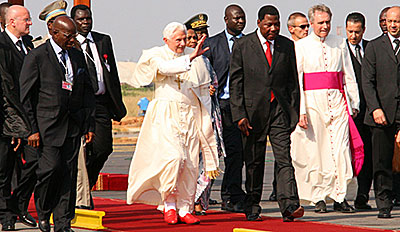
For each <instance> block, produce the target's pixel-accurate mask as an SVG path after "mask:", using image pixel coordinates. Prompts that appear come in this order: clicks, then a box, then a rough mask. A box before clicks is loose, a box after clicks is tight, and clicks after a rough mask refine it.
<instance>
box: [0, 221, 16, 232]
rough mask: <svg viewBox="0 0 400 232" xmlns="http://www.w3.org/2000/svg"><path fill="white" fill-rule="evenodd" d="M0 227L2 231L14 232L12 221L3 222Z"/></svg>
mask: <svg viewBox="0 0 400 232" xmlns="http://www.w3.org/2000/svg"><path fill="white" fill-rule="evenodd" d="M2 225H3V227H2V228H1V230H2V231H15V223H14V222H12V221H8V222H4V223H3V224H2Z"/></svg>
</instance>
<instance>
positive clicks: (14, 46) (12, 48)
mask: <svg viewBox="0 0 400 232" xmlns="http://www.w3.org/2000/svg"><path fill="white" fill-rule="evenodd" d="M3 33H4V35H5V37H6V39H7V41H8V43H9V45H10V46H11V50H12V52H13V53H14V54H15V56H16V57H17V58H18V60H19V62H21V63H22V62H23V60H24V57H23V56H22V54H21V53H20V52H19V51H18V49H17V47H16V45H15V44H14V42H13V41H12V39H11V38H10V36H8V35H7V32H5V31H4V32H3Z"/></svg>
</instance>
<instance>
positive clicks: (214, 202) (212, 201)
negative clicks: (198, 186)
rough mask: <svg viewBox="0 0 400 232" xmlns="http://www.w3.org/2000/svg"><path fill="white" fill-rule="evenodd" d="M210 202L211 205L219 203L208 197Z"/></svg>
mask: <svg viewBox="0 0 400 232" xmlns="http://www.w3.org/2000/svg"><path fill="white" fill-rule="evenodd" d="M208 204H209V205H216V204H218V201H217V200H214V199H211V198H210V199H208Z"/></svg>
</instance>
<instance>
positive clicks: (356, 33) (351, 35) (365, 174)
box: [346, 12, 372, 210]
mask: <svg viewBox="0 0 400 232" xmlns="http://www.w3.org/2000/svg"><path fill="white" fill-rule="evenodd" d="M364 32H365V17H364V15H362V14H361V13H358V12H354V13H351V14H349V15H348V16H347V18H346V35H347V46H348V48H349V50H350V57H351V62H352V64H353V69H354V73H355V75H356V79H357V84H358V93H359V95H360V112H359V113H358V114H357V117H355V118H354V122H355V124H356V126H357V129H358V132H359V133H360V135H361V138H362V140H363V142H364V164H363V167H362V169H361V171H360V173H359V174H358V176H357V182H358V190H357V197H356V200H355V201H354V207H355V208H356V209H358V210H369V209H371V206H370V205H369V204H368V200H369V191H370V189H371V185H372V141H371V129H370V127H369V126H367V125H365V124H364V117H365V110H366V107H367V106H366V104H365V97H364V93H363V91H362V86H361V61H362V57H363V55H364V51H365V48H366V46H367V43H368V41H366V40H364V39H363V35H364Z"/></svg>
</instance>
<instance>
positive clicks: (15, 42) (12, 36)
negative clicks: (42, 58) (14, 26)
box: [5, 28, 28, 54]
mask: <svg viewBox="0 0 400 232" xmlns="http://www.w3.org/2000/svg"><path fill="white" fill-rule="evenodd" d="M5 31H6V33H7V35H8V36H9V37H10V38H11V40H12V41H13V43H14V45H15V47H17V49H18V51H21V48H20V47H19V46H18V45H17V42H18V40H21V44H22V49H23V50H24V53H25V54H28V50H27V49H26V47H25V45H24V43H23V42H22V38H21V37H19V38H17V37H16V36H15V35H14V34H13V33H11V32H10V31H9V30H8V29H7V28H6V30H5Z"/></svg>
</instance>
